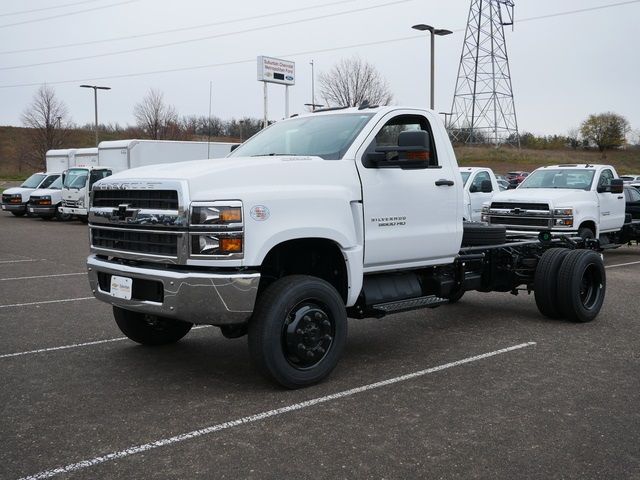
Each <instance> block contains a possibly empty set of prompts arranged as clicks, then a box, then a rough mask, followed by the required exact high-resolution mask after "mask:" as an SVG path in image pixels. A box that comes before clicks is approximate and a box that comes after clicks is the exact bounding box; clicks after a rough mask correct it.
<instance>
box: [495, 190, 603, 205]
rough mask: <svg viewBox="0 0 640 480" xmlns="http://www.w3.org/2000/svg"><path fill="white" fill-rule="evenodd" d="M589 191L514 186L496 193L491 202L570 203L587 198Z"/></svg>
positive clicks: (589, 194)
mask: <svg viewBox="0 0 640 480" xmlns="http://www.w3.org/2000/svg"><path fill="white" fill-rule="evenodd" d="M590 196H591V192H590V191H586V190H571V189H567V188H516V189H515V190H505V191H504V192H499V193H496V194H495V195H494V196H493V198H492V199H491V201H492V202H539V203H550V204H551V205H554V206H557V205H562V204H567V205H569V206H570V205H572V204H574V203H576V202H577V201H580V200H583V199H586V198H589V197H590Z"/></svg>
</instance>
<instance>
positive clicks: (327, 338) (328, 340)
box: [322, 335, 333, 342]
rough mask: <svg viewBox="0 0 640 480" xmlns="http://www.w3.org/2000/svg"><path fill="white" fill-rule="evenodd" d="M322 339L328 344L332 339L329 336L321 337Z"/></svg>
mask: <svg viewBox="0 0 640 480" xmlns="http://www.w3.org/2000/svg"><path fill="white" fill-rule="evenodd" d="M322 339H323V340H326V341H327V342H330V341H331V340H333V337H332V336H331V335H325V336H324V337H322Z"/></svg>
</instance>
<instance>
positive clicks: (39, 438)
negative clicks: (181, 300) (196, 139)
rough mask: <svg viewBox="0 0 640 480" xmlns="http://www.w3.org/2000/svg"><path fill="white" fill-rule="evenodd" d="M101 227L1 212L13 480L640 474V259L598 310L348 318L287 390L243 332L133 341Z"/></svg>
mask: <svg viewBox="0 0 640 480" xmlns="http://www.w3.org/2000/svg"><path fill="white" fill-rule="evenodd" d="M87 253H88V240H87V228H86V226H85V225H82V224H80V223H79V222H68V223H60V222H56V221H51V222H44V221H41V220H37V219H30V218H15V217H13V216H11V215H7V214H5V213H2V214H1V215H0V328H1V331H2V335H0V372H2V388H1V391H0V400H1V401H0V405H1V406H2V416H1V417H0V478H2V479H18V478H49V477H56V478H74V479H76V478H81V479H95V478H122V479H132V478H148V479H164V478H180V479H184V478H189V479H194V478H203V479H204V478H206V479H211V478H221V479H225V478H228V479H236V478H255V479H266V478H273V479H282V478H296V479H302V478H304V479H306V478H349V479H352V478H376V479H377V478H386V479H395V478H403V479H406V478H444V479H450V478H451V479H468V478H545V479H546V478H580V479H585V478H593V479H603V478H611V479H638V478H640V407H639V406H640V349H639V346H640V322H639V321H638V317H639V316H640V296H639V295H638V292H639V287H640V248H638V247H624V248H620V249H618V250H615V251H611V252H609V253H607V254H606V255H605V262H606V265H607V267H608V268H607V277H608V290H607V297H606V300H605V305H604V308H603V310H602V312H601V314H600V316H599V317H598V318H597V319H596V320H595V321H594V322H592V323H589V324H571V323H566V322H558V321H551V320H547V319H545V318H544V317H542V316H540V315H539V313H538V311H537V309H536V306H535V302H534V299H533V296H527V295H526V294H525V295H519V296H518V297H514V296H512V295H509V294H498V293H496V294H480V293H471V294H467V295H465V297H464V298H463V299H462V300H461V301H460V303H459V304H456V305H451V306H444V307H440V308H437V309H434V310H426V311H417V312H410V313H406V314H400V315H395V316H391V317H387V318H385V319H382V320H352V321H351V323H350V327H349V328H350V332H349V341H348V345H347V348H346V352H345V354H344V356H343V358H342V360H341V362H340V364H339V366H338V368H337V369H336V370H335V371H334V373H333V374H332V375H331V377H329V379H328V380H327V381H325V382H324V383H322V384H321V385H318V386H314V387H311V388H307V389H303V390H298V391H287V390H283V389H281V388H278V387H275V386H274V385H272V384H270V383H268V382H266V381H265V380H263V378H262V377H261V376H259V374H258V373H257V372H255V371H254V370H253V368H252V367H251V365H250V362H249V355H248V351H247V346H246V338H241V339H236V340H227V339H224V338H223V337H222V336H221V334H220V333H219V331H218V329H216V328H198V329H194V330H193V331H192V332H191V333H190V334H189V335H188V336H187V337H186V338H185V339H184V340H182V341H181V342H179V343H178V344H176V345H172V346H166V347H157V348H148V347H142V346H139V345H137V344H135V343H133V342H131V341H129V340H127V339H124V338H123V337H122V334H121V332H120V331H119V330H118V329H117V327H116V325H115V323H114V321H113V319H112V316H111V310H110V307H109V306H107V305H106V304H103V303H101V302H99V301H97V300H95V299H93V297H92V295H91V292H90V290H89V287H88V283H87V278H86V274H85V265H84V260H85V257H86V255H87Z"/></svg>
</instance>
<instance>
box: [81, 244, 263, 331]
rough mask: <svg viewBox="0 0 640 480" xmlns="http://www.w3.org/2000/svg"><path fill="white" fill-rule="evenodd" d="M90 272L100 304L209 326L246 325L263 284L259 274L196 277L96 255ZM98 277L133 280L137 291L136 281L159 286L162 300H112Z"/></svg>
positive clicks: (91, 281)
mask: <svg viewBox="0 0 640 480" xmlns="http://www.w3.org/2000/svg"><path fill="white" fill-rule="evenodd" d="M87 268H88V271H89V284H90V285H91V290H92V291H93V294H94V295H95V296H96V298H97V299H98V300H102V301H103V302H106V303H110V304H112V305H116V306H118V307H121V308H124V309H125V310H131V311H134V312H141V313H146V314H150V315H159V316H163V317H169V318H175V319H177V320H184V321H188V322H192V323H199V324H210V325H229V324H234V323H244V322H246V321H247V320H248V318H249V316H250V315H251V313H252V312H253V307H254V303H255V300H256V296H257V293H258V283H259V282H260V274H259V273H257V272H246V273H231V272H220V273H204V272H203V273H196V272H187V271H180V270H170V269H166V268H149V267H132V266H128V265H121V264H119V263H117V262H110V261H108V260H103V259H100V258H98V257H97V256H96V255H90V256H89V257H88V258H87ZM99 273H103V274H107V275H118V276H121V277H127V278H132V279H133V283H134V289H135V282H136V279H141V280H148V281H153V282H159V283H161V284H162V289H163V290H164V295H163V300H162V302H155V301H150V300H140V299H136V298H132V299H131V300H125V299H123V298H116V297H113V296H111V294H110V293H109V292H108V291H104V290H102V289H101V288H100V282H99V281H98V274H99ZM109 278H110V277H109ZM103 284H104V282H103Z"/></svg>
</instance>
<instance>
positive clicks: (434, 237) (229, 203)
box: [87, 106, 606, 388]
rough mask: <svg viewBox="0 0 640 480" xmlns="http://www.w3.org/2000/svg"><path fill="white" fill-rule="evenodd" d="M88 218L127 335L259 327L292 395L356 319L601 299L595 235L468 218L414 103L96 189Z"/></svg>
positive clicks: (334, 354)
mask: <svg viewBox="0 0 640 480" xmlns="http://www.w3.org/2000/svg"><path fill="white" fill-rule="evenodd" d="M89 222H90V240H91V255H90V256H89V258H88V261H87V267H88V273H89V282H90V285H91V289H92V291H93V293H94V294H95V296H96V297H97V298H98V299H100V300H103V301H105V302H107V303H110V304H112V305H113V312H114V317H115V321H116V323H117V324H118V326H119V327H120V329H121V330H122V331H123V332H124V334H125V335H127V336H128V337H129V338H130V339H132V340H134V341H136V342H139V343H141V344H145V345H159V344H166V343H171V342H176V341H178V340H180V338H182V337H183V336H184V335H186V334H187V332H189V330H190V329H191V328H192V326H193V325H194V324H209V325H215V326H218V327H220V329H221V331H222V333H223V335H224V336H226V337H231V338H233V337H239V336H242V335H244V334H248V344H249V351H250V354H251V357H252V359H253V361H254V363H255V365H256V367H257V368H258V369H259V370H260V371H262V372H263V373H264V374H265V375H266V376H267V377H268V378H270V379H272V380H274V381H275V382H277V383H279V384H280V385H283V386H285V387H288V388H297V387H302V386H306V385H309V384H313V383H316V382H319V381H320V380H322V379H323V378H325V377H326V376H327V375H328V374H329V373H330V372H331V371H332V369H333V368H334V367H335V366H336V364H337V362H338V359H339V357H340V355H341V353H342V351H343V348H344V346H345V341H346V337H347V323H348V322H347V318H349V317H350V318H365V317H383V316H385V315H388V314H393V313H395V312H402V311H407V310H413V309H418V308H432V307H437V306H439V305H443V304H446V303H449V302H453V301H456V300H458V299H459V298H460V297H461V296H462V294H463V293H464V292H465V291H467V290H479V291H484V292H489V291H501V292H511V293H514V294H517V293H518V292H519V291H521V290H524V291H529V292H531V291H535V299H536V303H537V305H538V308H539V310H540V311H541V312H542V313H543V314H544V315H546V316H549V317H554V318H565V319H569V320H572V321H578V322H586V321H590V320H593V319H594V318H595V317H596V315H597V314H598V312H599V311H600V308H601V306H602V302H603V299H604V295H605V287H606V279H605V270H604V266H603V262H602V258H601V256H600V254H598V253H597V252H596V251H594V250H597V249H598V242H597V240H595V239H587V240H583V239H581V238H579V237H575V238H546V237H545V238H543V239H540V240H539V239H526V240H515V241H510V240H509V239H508V238H506V237H505V228H504V227H501V226H491V225H484V224H478V223H469V224H464V223H463V183H462V178H461V175H460V172H459V169H458V165H457V162H456V158H455V155H454V152H453V148H452V146H451V143H450V142H449V138H448V136H447V132H446V131H445V128H444V126H443V124H442V122H441V121H440V120H439V118H438V115H437V114H436V113H434V112H433V111H427V110H422V109H416V108H403V107H369V106H366V107H361V108H349V109H330V110H324V111H318V112H315V113H311V114H308V115H304V116H298V117H295V118H290V119H287V120H284V121H281V122H278V123H276V124H274V125H272V126H270V127H269V128H267V129H265V130H263V131H262V132H260V133H259V134H257V135H255V136H254V137H253V138H251V139H250V140H249V141H247V142H246V143H244V144H243V145H241V146H240V147H239V148H238V149H236V150H235V151H234V152H232V153H231V154H230V155H229V156H228V157H227V158H226V159H221V160H217V161H215V162H211V161H193V162H185V163H180V164H168V165H156V166H153V167H142V168H138V169H132V170H128V171H126V172H122V173H118V174H115V175H113V176H111V177H108V178H105V179H103V180H100V181H99V182H96V184H95V185H94V188H93V192H92V196H91V206H90V210H89Z"/></svg>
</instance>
